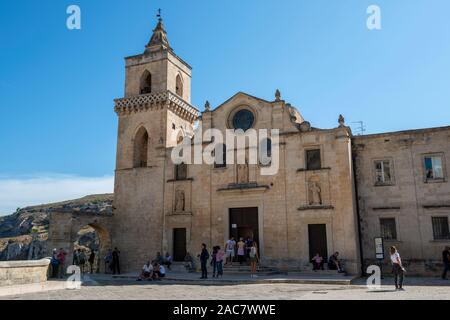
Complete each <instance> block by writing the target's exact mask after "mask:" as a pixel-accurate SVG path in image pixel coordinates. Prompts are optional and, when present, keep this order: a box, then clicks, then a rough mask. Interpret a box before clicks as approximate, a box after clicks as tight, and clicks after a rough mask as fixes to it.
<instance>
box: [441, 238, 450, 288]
mask: <svg viewBox="0 0 450 320" xmlns="http://www.w3.org/2000/svg"><path fill="white" fill-rule="evenodd" d="M442 263H443V264H444V272H443V273H442V279H443V280H447V272H448V271H449V270H450V246H446V247H445V248H444V251H442Z"/></svg>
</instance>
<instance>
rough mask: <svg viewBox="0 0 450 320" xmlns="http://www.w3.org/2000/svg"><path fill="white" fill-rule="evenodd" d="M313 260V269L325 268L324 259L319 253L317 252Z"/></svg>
mask: <svg viewBox="0 0 450 320" xmlns="http://www.w3.org/2000/svg"><path fill="white" fill-rule="evenodd" d="M311 262H312V264H313V271H317V270H323V263H324V261H323V258H322V257H321V256H320V254H319V253H316V255H315V256H314V257H313V258H312V260H311Z"/></svg>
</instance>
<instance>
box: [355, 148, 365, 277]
mask: <svg viewBox="0 0 450 320" xmlns="http://www.w3.org/2000/svg"><path fill="white" fill-rule="evenodd" d="M352 147H353V141H352ZM355 159H356V156H355V155H354V154H353V148H352V170H353V181H354V182H353V185H354V186H355V198H356V218H357V219H358V223H357V225H358V243H359V257H360V260H361V261H360V263H361V275H362V276H364V275H365V274H366V271H365V270H364V257H363V245H362V232H361V216H360V211H359V194H358V180H357V177H356V170H355V163H356V161H355Z"/></svg>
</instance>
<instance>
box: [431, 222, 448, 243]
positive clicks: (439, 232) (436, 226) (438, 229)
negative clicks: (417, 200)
mask: <svg viewBox="0 0 450 320" xmlns="http://www.w3.org/2000/svg"><path fill="white" fill-rule="evenodd" d="M431 222H432V224H433V237H434V240H447V239H450V234H449V227H448V217H432V218H431Z"/></svg>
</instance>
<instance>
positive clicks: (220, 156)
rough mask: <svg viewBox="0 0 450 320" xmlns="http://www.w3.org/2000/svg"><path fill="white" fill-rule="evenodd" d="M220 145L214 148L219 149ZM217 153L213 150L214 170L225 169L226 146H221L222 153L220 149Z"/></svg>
mask: <svg viewBox="0 0 450 320" xmlns="http://www.w3.org/2000/svg"><path fill="white" fill-rule="evenodd" d="M220 147H221V146H220V145H216V148H220ZM217 151H218V152H216V149H214V151H213V154H214V158H215V161H214V168H226V167H227V146H226V145H225V144H222V152H220V149H217Z"/></svg>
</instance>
